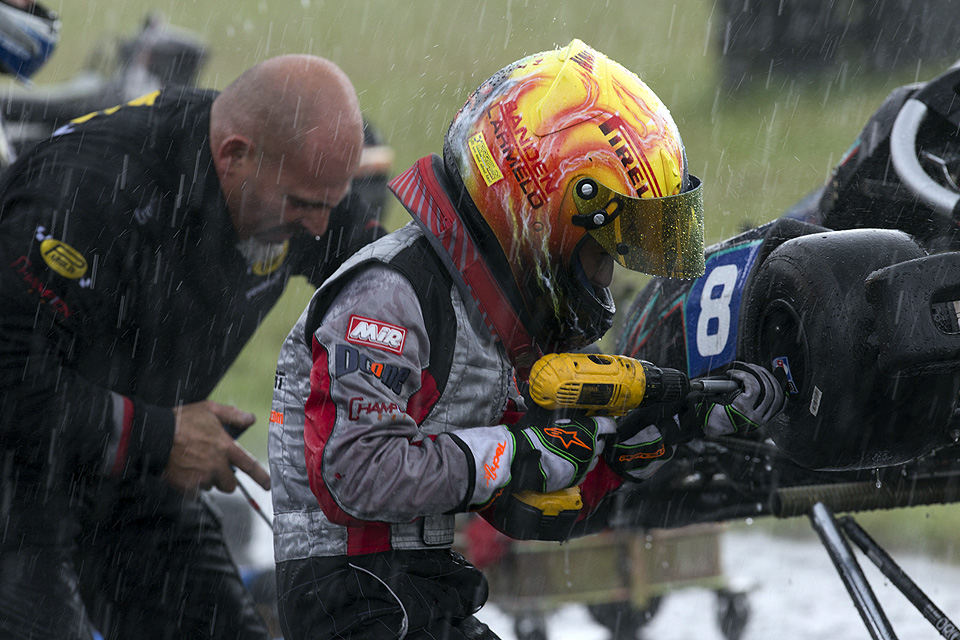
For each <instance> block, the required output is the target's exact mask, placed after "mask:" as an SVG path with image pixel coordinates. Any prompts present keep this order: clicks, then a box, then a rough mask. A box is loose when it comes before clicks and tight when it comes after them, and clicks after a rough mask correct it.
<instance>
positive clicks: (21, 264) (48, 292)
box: [10, 256, 73, 319]
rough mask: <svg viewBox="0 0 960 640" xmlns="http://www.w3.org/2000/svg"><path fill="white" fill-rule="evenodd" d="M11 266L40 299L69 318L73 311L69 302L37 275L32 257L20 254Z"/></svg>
mask: <svg viewBox="0 0 960 640" xmlns="http://www.w3.org/2000/svg"><path fill="white" fill-rule="evenodd" d="M10 266H11V267H13V268H14V269H15V270H16V272H17V274H19V275H20V277H21V278H23V281H24V282H25V283H26V284H27V286H28V287H29V288H30V291H35V292H36V293H37V295H39V296H40V299H41V300H43V301H44V302H46V303H47V304H49V305H50V306H51V307H53V309H54V311H56V312H57V313H59V314H60V315H61V316H63V318H64V319H66V318H69V317H70V316H71V315H73V313H72V312H71V311H70V307H69V306H67V303H66V302H64V301H63V299H62V298H61V297H60V295H59V294H58V293H57V292H56V291H54V290H53V289H50V288H48V287H47V285H46V284H45V283H44V282H42V281H41V280H40V278H38V277H37V275H36V274H35V273H34V272H33V269H32V267H33V263H31V262H30V258H28V257H27V256H20V257H19V258H17V259H16V260H14V261H13V262H11V263H10Z"/></svg>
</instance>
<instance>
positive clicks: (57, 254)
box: [40, 238, 87, 280]
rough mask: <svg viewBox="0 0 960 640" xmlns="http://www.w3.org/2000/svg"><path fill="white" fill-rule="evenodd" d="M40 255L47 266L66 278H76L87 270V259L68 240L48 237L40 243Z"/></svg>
mask: <svg viewBox="0 0 960 640" xmlns="http://www.w3.org/2000/svg"><path fill="white" fill-rule="evenodd" d="M40 255H41V256H43V261H44V262H46V263H47V266H48V267H50V268H51V269H53V270H54V271H56V272H57V273H59V274H60V275H62V276H63V277H64V278H70V279H71V280H76V279H77V278H80V277H81V276H83V274H85V273H86V272H87V260H86V258H84V257H83V255H81V253H80V252H79V251H77V250H76V249H74V248H73V247H71V246H70V245H68V244H67V243H66V242H61V241H60V240H54V239H53V238H47V239H46V240H44V241H43V242H41V243H40Z"/></svg>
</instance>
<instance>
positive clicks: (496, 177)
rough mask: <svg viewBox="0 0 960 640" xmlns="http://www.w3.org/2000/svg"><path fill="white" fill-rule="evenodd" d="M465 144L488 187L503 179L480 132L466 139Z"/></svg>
mask: <svg viewBox="0 0 960 640" xmlns="http://www.w3.org/2000/svg"><path fill="white" fill-rule="evenodd" d="M467 146H469V147H470V155H472V156H473V161H474V162H476V163H477V168H478V169H479V170H480V175H481V176H483V181H484V182H486V183H487V186H488V187H489V186H490V185H492V184H493V183H495V182H499V181H501V180H503V173H501V172H500V167H498V166H497V163H496V161H495V160H494V159H493V154H492V153H490V147H488V146H487V142H486V141H485V140H484V139H483V134H482V133H478V134H477V135H475V136H473V137H471V138H470V139H469V140H468V141H467Z"/></svg>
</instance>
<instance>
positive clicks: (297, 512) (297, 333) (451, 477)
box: [269, 223, 522, 562]
mask: <svg viewBox="0 0 960 640" xmlns="http://www.w3.org/2000/svg"><path fill="white" fill-rule="evenodd" d="M444 271H445V268H444V266H443V265H442V264H440V262H439V261H438V259H437V257H436V254H435V253H434V251H433V250H432V248H431V247H430V245H429V242H428V241H427V238H426V237H425V236H424V234H423V232H422V231H421V230H420V228H419V227H417V226H416V225H414V224H413V223H411V224H409V225H407V226H406V227H404V228H403V229H401V230H400V231H398V232H396V233H394V234H391V235H390V236H388V237H386V238H383V239H381V240H380V241H378V242H377V243H374V244H372V245H369V246H368V247H367V248H365V249H364V250H361V251H360V252H359V253H357V254H356V255H355V256H354V257H353V258H351V259H350V260H348V261H347V262H346V263H344V265H343V266H342V268H341V269H340V270H339V271H337V272H336V273H335V274H334V275H333V276H332V277H331V278H330V279H328V280H327V282H326V283H325V284H324V286H323V287H321V288H320V289H319V290H318V291H317V293H316V294H315V296H314V298H313V299H312V301H311V303H310V304H309V305H308V307H307V309H306V310H305V311H304V313H303V314H302V315H301V317H300V319H299V320H298V322H297V324H296V326H294V328H293V330H292V331H291V332H290V334H289V335H288V337H287V339H286V341H285V342H284V344H283V347H282V349H281V353H280V358H279V362H278V369H277V376H276V383H275V389H274V397H273V410H272V412H271V424H270V434H269V450H270V471H271V476H272V478H273V503H274V512H275V519H274V529H275V536H274V541H275V542H274V545H275V548H274V552H275V557H276V560H277V562H282V561H286V560H293V559H302V558H307V557H311V556H331V555H359V554H366V553H373V552H378V551H386V550H389V549H433V548H446V547H450V546H451V544H452V542H453V527H454V516H453V514H454V513H456V512H460V511H465V510H466V509H467V508H468V507H469V506H472V505H479V504H483V503H485V502H487V501H488V500H489V499H490V498H491V497H492V496H493V495H494V493H495V492H496V491H497V490H498V489H500V488H501V487H502V486H503V485H504V484H505V482H506V481H507V480H508V479H509V461H510V460H511V458H512V455H513V452H512V450H509V449H504V447H503V444H504V443H507V447H508V448H509V447H512V439H511V438H510V437H509V436H508V434H507V427H505V426H503V425H502V424H501V423H502V417H503V416H504V414H505V413H506V412H509V411H516V410H518V409H520V408H521V407H522V400H521V399H520V396H519V393H518V392H517V389H516V384H515V380H514V372H513V368H512V367H511V365H510V362H509V361H508V359H507V357H506V354H505V352H504V350H503V348H502V346H501V345H500V343H499V342H497V341H495V339H494V337H493V335H492V334H491V332H490V330H489V329H488V328H487V327H486V326H485V325H484V324H483V322H482V320H479V319H478V318H477V315H476V312H475V311H470V310H469V309H468V308H467V307H466V306H465V305H464V302H463V299H462V297H461V294H460V290H459V289H458V287H457V286H452V285H451V280H450V278H449V276H445V275H444ZM414 281H416V284H414ZM425 299H426V302H428V303H429V304H426V303H425ZM470 302H471V304H473V303H472V301H470ZM498 447H499V453H498ZM501 460H502V461H503V462H502V464H501V462H500V461H501Z"/></svg>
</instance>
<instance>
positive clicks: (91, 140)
mask: <svg viewBox="0 0 960 640" xmlns="http://www.w3.org/2000/svg"><path fill="white" fill-rule="evenodd" d="M215 95H216V94H215V93H214V92H210V91H199V90H194V89H183V88H176V89H173V88H171V89H167V90H165V91H163V92H161V93H158V94H150V95H149V96H146V97H144V98H141V99H138V100H136V101H133V102H132V103H129V104H127V105H123V106H122V107H120V108H117V109H108V110H105V111H101V112H97V113H96V114H93V115H92V116H87V117H85V118H80V119H78V120H77V121H75V122H73V123H70V124H68V125H66V126H65V127H63V128H61V129H60V130H59V131H57V132H56V133H55V134H54V135H53V136H52V138H51V139H50V140H48V141H45V142H42V143H40V144H39V145H38V146H37V147H36V148H35V149H33V150H32V151H31V152H30V153H28V154H26V155H24V156H22V157H21V158H20V159H19V160H18V161H17V162H16V163H15V164H14V165H13V166H12V167H11V168H10V169H8V170H7V171H6V172H5V174H4V175H3V176H2V177H0V448H2V449H4V450H6V451H7V452H8V453H7V454H6V456H7V457H6V458H5V459H6V460H10V459H12V460H13V461H14V462H15V463H17V464H16V465H15V466H17V468H26V469H31V470H33V471H32V472H34V473H35V472H37V471H40V470H44V469H45V470H46V473H51V472H53V473H56V474H57V475H58V476H60V477H63V476H62V474H65V473H67V474H68V473H73V472H76V471H80V470H88V471H94V472H96V473H98V474H100V475H111V476H121V477H127V478H129V477H136V476H137V475H138V474H140V473H143V472H149V473H153V474H156V473H159V472H161V471H162V470H163V468H164V467H165V466H166V463H167V459H168V457H169V453H170V447H171V444H172V440H173V431H174V415H173V412H172V411H171V410H170V407H172V406H174V405H176V404H179V403H190V402H195V401H199V400H203V399H205V398H206V397H207V396H208V394H209V393H210V392H211V391H212V390H213V388H214V387H215V386H216V384H217V382H218V381H219V380H220V378H221V377H222V376H223V374H224V373H225V372H226V371H227V369H228V368H229V367H230V365H231V363H232V362H233V361H234V359H235V358H236V356H237V354H238V353H239V352H240V350H241V348H242V347H243V346H244V344H245V343H246V342H247V340H248V339H249V338H250V337H251V335H252V334H253V332H254V330H255V329H256V328H257V326H258V324H259V323H260V321H261V320H262V319H263V318H264V316H265V315H266V313H267V312H268V311H269V310H270V309H271V307H272V306H273V305H274V303H275V302H276V301H277V299H278V298H279V296H280V294H281V292H282V291H283V289H284V285H285V283H286V282H287V280H288V278H289V277H290V276H291V275H295V274H303V275H306V276H307V278H308V279H309V280H310V281H311V282H312V283H313V284H314V285H317V284H319V283H320V282H322V281H323V280H324V279H325V278H326V277H327V276H328V275H329V274H330V273H332V272H333V270H334V269H335V268H336V267H337V266H338V265H339V264H340V262H342V261H343V259H344V258H345V257H346V256H348V255H349V254H350V253H352V252H353V251H355V250H356V249H357V248H359V247H360V246H362V245H363V244H365V243H367V242H369V241H370V240H372V239H374V238H375V237H378V236H379V235H381V234H382V230H381V228H380V227H379V225H378V224H377V220H376V215H377V214H378V213H379V212H377V211H374V210H373V208H372V207H369V206H367V205H365V203H363V202H362V201H360V200H358V199H355V198H351V199H348V200H347V201H345V202H344V203H342V204H341V205H340V206H339V207H338V208H337V209H336V210H335V211H334V212H333V214H332V215H331V220H330V227H329V229H328V231H327V233H326V234H325V235H324V236H322V237H321V238H319V239H314V238H313V237H299V236H298V237H295V238H293V239H292V240H291V241H290V244H289V250H288V252H287V253H286V254H285V256H284V257H283V258H282V262H280V263H279V264H277V262H274V263H272V264H256V265H253V266H252V267H251V266H250V265H248V263H247V262H246V260H245V259H244V258H243V256H242V255H241V253H240V252H239V251H238V250H237V248H236V243H237V241H238V238H237V235H236V232H235V231H234V229H233V227H232V225H231V222H230V218H229V215H228V212H227V209H226V205H225V203H224V200H223V197H222V194H221V191H220V186H219V182H218V179H217V175H216V172H215V170H214V166H213V159H212V156H211V153H210V149H209V141H208V130H209V117H210V105H211V103H212V101H213V98H214V97H215ZM10 456H12V458H11V457H10Z"/></svg>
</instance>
